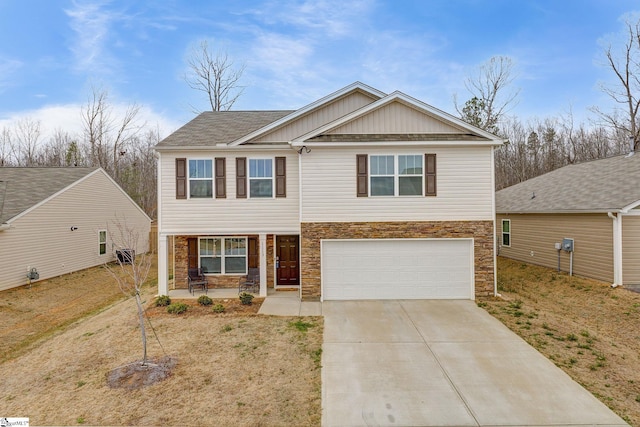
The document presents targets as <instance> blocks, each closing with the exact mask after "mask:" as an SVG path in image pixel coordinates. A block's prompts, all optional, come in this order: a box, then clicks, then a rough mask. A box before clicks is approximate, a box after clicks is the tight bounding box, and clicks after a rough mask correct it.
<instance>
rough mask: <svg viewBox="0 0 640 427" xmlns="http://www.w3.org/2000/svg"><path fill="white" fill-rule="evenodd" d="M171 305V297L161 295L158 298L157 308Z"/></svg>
mask: <svg viewBox="0 0 640 427" xmlns="http://www.w3.org/2000/svg"><path fill="white" fill-rule="evenodd" d="M169 304H171V298H169V295H160V296H159V297H158V298H156V307H164V306H167V305H169Z"/></svg>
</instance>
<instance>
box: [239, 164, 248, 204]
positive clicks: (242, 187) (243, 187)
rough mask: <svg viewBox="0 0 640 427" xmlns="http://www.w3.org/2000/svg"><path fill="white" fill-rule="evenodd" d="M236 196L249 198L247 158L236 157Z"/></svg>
mask: <svg viewBox="0 0 640 427" xmlns="http://www.w3.org/2000/svg"><path fill="white" fill-rule="evenodd" d="M236 197H237V198H238V199H246V198H247V158H246V157H237V158H236Z"/></svg>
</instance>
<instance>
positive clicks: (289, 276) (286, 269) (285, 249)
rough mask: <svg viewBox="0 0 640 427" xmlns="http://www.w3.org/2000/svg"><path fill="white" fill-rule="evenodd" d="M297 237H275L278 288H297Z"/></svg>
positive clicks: (298, 280) (298, 279) (298, 239)
mask: <svg viewBox="0 0 640 427" xmlns="http://www.w3.org/2000/svg"><path fill="white" fill-rule="evenodd" d="M299 241H300V238H299V236H276V271H277V275H278V281H277V284H278V285H279V286H298V285H299V284H300V272H299V269H298V257H299V255H300V254H299V252H298V247H299Z"/></svg>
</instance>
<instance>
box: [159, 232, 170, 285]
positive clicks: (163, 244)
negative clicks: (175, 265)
mask: <svg viewBox="0 0 640 427" xmlns="http://www.w3.org/2000/svg"><path fill="white" fill-rule="evenodd" d="M168 256H169V255H168V251H167V235H166V234H164V233H158V295H169V277H168V274H167V272H168V265H167V258H168Z"/></svg>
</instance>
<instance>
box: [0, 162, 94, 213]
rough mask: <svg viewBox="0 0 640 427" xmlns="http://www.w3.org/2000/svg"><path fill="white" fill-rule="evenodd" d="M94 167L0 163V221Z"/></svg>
mask: <svg viewBox="0 0 640 427" xmlns="http://www.w3.org/2000/svg"><path fill="white" fill-rule="evenodd" d="M96 169H97V168H16V167H0V224H2V223H3V222H6V221H8V220H10V219H11V218H13V217H14V216H16V215H18V214H20V213H22V212H24V211H25V210H27V209H29V208H30V207H32V206H34V205H36V204H38V203H40V202H41V201H43V200H45V199H46V198H48V197H50V196H52V195H53V194H55V193H57V192H58V191H60V190H62V189H64V188H66V187H68V186H69V185H71V184H73V183H74V182H76V181H78V180H79V179H81V178H83V177H85V176H87V175H88V174H90V173H91V172H93V171H95V170H96Z"/></svg>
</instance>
